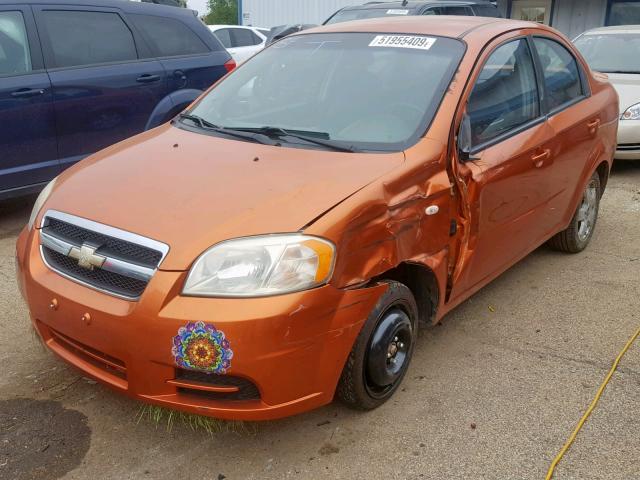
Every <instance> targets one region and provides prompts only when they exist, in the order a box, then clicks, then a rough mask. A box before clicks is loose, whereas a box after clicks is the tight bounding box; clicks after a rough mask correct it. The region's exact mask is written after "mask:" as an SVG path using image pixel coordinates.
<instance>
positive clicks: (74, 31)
mask: <svg viewBox="0 0 640 480" xmlns="http://www.w3.org/2000/svg"><path fill="white" fill-rule="evenodd" d="M42 17H43V22H44V26H45V29H46V31H47V34H48V36H49V42H50V46H51V50H52V53H53V60H54V64H55V66H56V67H74V66H79V65H91V64H96V63H108V62H123V61H128V60H135V59H137V58H138V55H137V52H136V46H135V43H134V41H133V35H132V34H131V30H129V28H128V27H127V25H126V24H125V23H124V21H123V20H122V18H120V16H119V15H118V14H116V13H105V12H78V11H70V10H64V11H62V10H59V11H58V10H46V11H44V12H42ZM106 39H108V41H106Z"/></svg>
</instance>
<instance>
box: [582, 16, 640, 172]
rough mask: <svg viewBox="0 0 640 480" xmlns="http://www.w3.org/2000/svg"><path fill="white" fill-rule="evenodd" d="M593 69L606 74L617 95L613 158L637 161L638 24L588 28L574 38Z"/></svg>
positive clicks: (639, 119)
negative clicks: (618, 121) (615, 137)
mask: <svg viewBox="0 0 640 480" xmlns="http://www.w3.org/2000/svg"><path fill="white" fill-rule="evenodd" d="M575 44H576V47H578V50H580V53H582V55H583V56H584V57H585V59H586V60H587V62H588V63H589V65H591V68H592V69H593V70H597V71H599V72H602V73H606V74H607V76H608V77H609V81H610V82H611V83H612V84H613V86H614V87H615V89H616V90H617V91H618V95H619V96H620V112H622V115H621V116H620V125H619V126H618V147H617V150H616V155H615V158H616V159H617V160H640V25H624V26H619V27H603V28H595V29H593V30H589V31H587V32H585V33H583V34H582V35H580V36H579V37H578V38H576V39H575Z"/></svg>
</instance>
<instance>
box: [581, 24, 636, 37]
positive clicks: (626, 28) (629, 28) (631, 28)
mask: <svg viewBox="0 0 640 480" xmlns="http://www.w3.org/2000/svg"><path fill="white" fill-rule="evenodd" d="M595 33H600V34H603V33H604V34H608V33H609V34H614V33H640V25H616V26H614V27H599V28H592V29H591V30H587V31H586V32H584V33H583V35H592V34H595Z"/></svg>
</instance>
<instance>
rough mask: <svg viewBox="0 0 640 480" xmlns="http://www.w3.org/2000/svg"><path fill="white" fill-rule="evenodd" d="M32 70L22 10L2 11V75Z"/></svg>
mask: <svg viewBox="0 0 640 480" xmlns="http://www.w3.org/2000/svg"><path fill="white" fill-rule="evenodd" d="M30 71H31V54H30V53H29V42H28V41H27V31H26V29H25V26H24V18H22V13H20V12H0V75H18V74H21V73H26V72H30Z"/></svg>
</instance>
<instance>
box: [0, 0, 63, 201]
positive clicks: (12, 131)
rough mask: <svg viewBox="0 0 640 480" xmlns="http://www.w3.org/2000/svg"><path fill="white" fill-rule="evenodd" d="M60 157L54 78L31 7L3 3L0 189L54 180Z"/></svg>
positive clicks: (0, 29) (0, 7)
mask: <svg viewBox="0 0 640 480" xmlns="http://www.w3.org/2000/svg"><path fill="white" fill-rule="evenodd" d="M57 158H58V152H57V145H56V132H55V119H54V114H53V103H52V95H51V84H50V82H49V77H48V76H47V73H46V71H45V70H44V65H43V61H42V53H41V52H40V44H39V41H38V37H37V33H36V28H35V24H34V21H33V16H32V14H31V8H30V7H28V6H24V5H0V192H3V191H4V195H6V194H7V192H6V191H7V190H12V189H16V188H19V187H24V186H28V185H37V184H41V183H44V182H47V181H49V180H51V179H52V178H53V177H54V176H56V175H57V174H58V172H59V164H58V160H57ZM0 195H2V194H1V193H0Z"/></svg>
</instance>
